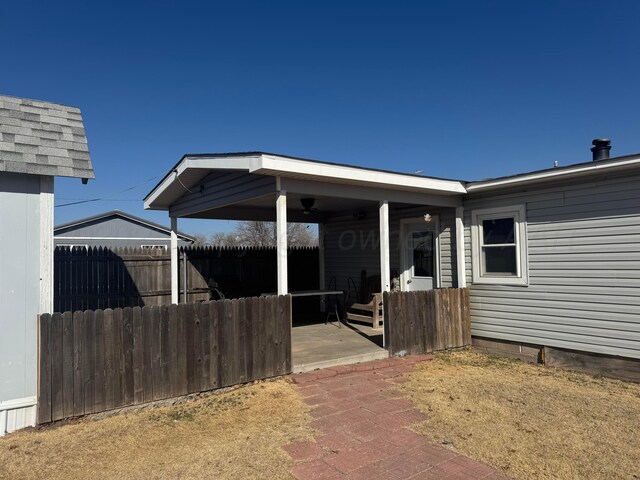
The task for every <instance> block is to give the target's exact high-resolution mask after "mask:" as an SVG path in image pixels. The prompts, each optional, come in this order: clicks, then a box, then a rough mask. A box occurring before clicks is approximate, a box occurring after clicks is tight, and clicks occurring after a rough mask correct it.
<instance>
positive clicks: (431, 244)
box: [400, 218, 439, 292]
mask: <svg viewBox="0 0 640 480" xmlns="http://www.w3.org/2000/svg"><path fill="white" fill-rule="evenodd" d="M437 231H438V230H437V219H436V218H433V219H432V220H431V221H430V222H425V221H421V222H419V223H418V222H416V223H413V222H412V223H405V224H404V231H403V234H404V235H403V237H404V241H403V273H402V276H401V279H400V281H401V289H402V290H403V291H409V292H411V291H416V290H431V289H432V288H435V287H437V286H438V285H437V276H438V267H439V265H438V255H437V245H438V238H437Z"/></svg>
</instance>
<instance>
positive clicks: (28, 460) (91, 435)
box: [0, 380, 312, 480]
mask: <svg viewBox="0 0 640 480" xmlns="http://www.w3.org/2000/svg"><path fill="white" fill-rule="evenodd" d="M308 422H309V418H308V415H307V407H306V406H305V405H304V403H303V402H302V400H301V399H300V397H299V395H298V393H297V392H296V388H295V386H294V385H292V384H291V383H289V382H288V381H287V380H278V381H273V382H264V383H259V384H255V385H251V386H248V387H243V388H239V389H237V390H234V391H231V392H228V393H224V394H220V395H210V396H207V397H203V398H199V399H197V400H194V401H189V402H187V403H183V404H180V405H174V406H171V407H158V408H152V409H146V410H141V411H137V412H131V413H127V414H122V415H116V416H112V417H109V418H104V419H101V420H89V419H85V420H83V421H80V422H77V423H74V424H68V425H61V426H59V427H53V428H45V429H42V430H39V431H35V430H31V431H22V432H17V433H15V434H11V435H8V436H6V437H4V438H2V439H0V465H2V468H0V478H7V479H16V480H17V479H31V478H33V479H43V478H47V479H76V478H77V479H79V478H82V479H86V478H100V479H116V478H117V479H142V478H144V479H154V478H155V479H161V478H162V479H165V478H166V479H175V478H185V479H186V478H198V479H206V478H216V479H238V478H242V479H250V478H273V479H277V478H290V475H289V473H288V467H289V465H290V459H289V457H288V455H287V454H286V453H285V452H284V451H283V450H282V449H281V446H282V445H285V444H287V443H290V442H293V441H298V440H308V439H310V438H312V431H311V429H310V428H309V427H308V426H307V425H308Z"/></svg>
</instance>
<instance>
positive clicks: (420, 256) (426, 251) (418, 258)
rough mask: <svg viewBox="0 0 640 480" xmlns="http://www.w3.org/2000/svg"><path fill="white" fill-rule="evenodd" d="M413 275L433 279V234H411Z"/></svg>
mask: <svg viewBox="0 0 640 480" xmlns="http://www.w3.org/2000/svg"><path fill="white" fill-rule="evenodd" d="M411 248H412V250H413V274H414V275H415V276H416V277H433V232H428V231H426V232H412V233H411Z"/></svg>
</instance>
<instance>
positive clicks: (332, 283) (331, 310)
mask: <svg viewBox="0 0 640 480" xmlns="http://www.w3.org/2000/svg"><path fill="white" fill-rule="evenodd" d="M336 283H337V282H336V277H331V279H330V280H329V285H328V286H327V290H335V289H336ZM326 299H327V303H326V305H327V316H326V317H325V319H324V324H325V325H326V324H328V323H331V321H330V320H329V318H331V317H336V321H337V322H338V327H341V325H340V314H339V313H338V308H339V306H340V302H339V301H338V297H332V296H328V297H326Z"/></svg>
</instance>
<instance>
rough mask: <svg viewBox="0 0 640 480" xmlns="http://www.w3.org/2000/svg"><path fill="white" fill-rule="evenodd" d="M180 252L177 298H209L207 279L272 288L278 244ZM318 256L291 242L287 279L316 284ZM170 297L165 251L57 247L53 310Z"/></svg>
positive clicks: (237, 292) (236, 291)
mask: <svg viewBox="0 0 640 480" xmlns="http://www.w3.org/2000/svg"><path fill="white" fill-rule="evenodd" d="M185 255H186V261H185ZM179 258H180V259H179V262H178V285H179V293H180V302H181V303H190V302H191V303H193V302H199V301H206V300H209V286H208V282H209V280H210V279H213V280H215V281H216V282H217V283H218V285H219V289H220V290H221V291H222V292H223V293H224V294H225V296H226V297H227V298H242V297H252V296H257V295H260V294H261V293H262V292H271V291H275V290H276V280H277V262H276V249H275V248H272V247H247V248H244V247H238V248H236V247H233V248H224V247H188V248H181V249H180V257H179ZM318 258H319V257H318V248H317V247H309V248H305V247H300V248H290V249H289V271H288V276H289V282H290V284H291V285H296V288H298V289H300V290H313V289H317V288H319V285H318V278H319V273H318V272H319V261H318ZM185 267H186V268H185ZM185 271H186V276H185ZM185 280H186V290H187V295H188V297H187V301H186V302H185V301H184V290H185ZM170 303H171V255H170V252H169V251H148V250H144V249H139V248H117V249H109V248H103V247H89V248H86V249H84V248H73V249H72V248H69V247H57V248H56V249H55V254H54V298H53V304H54V305H53V307H54V312H66V311H72V310H96V309H99V308H101V309H105V308H118V307H121V308H123V307H135V306H140V307H142V306H145V305H168V304H170Z"/></svg>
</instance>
